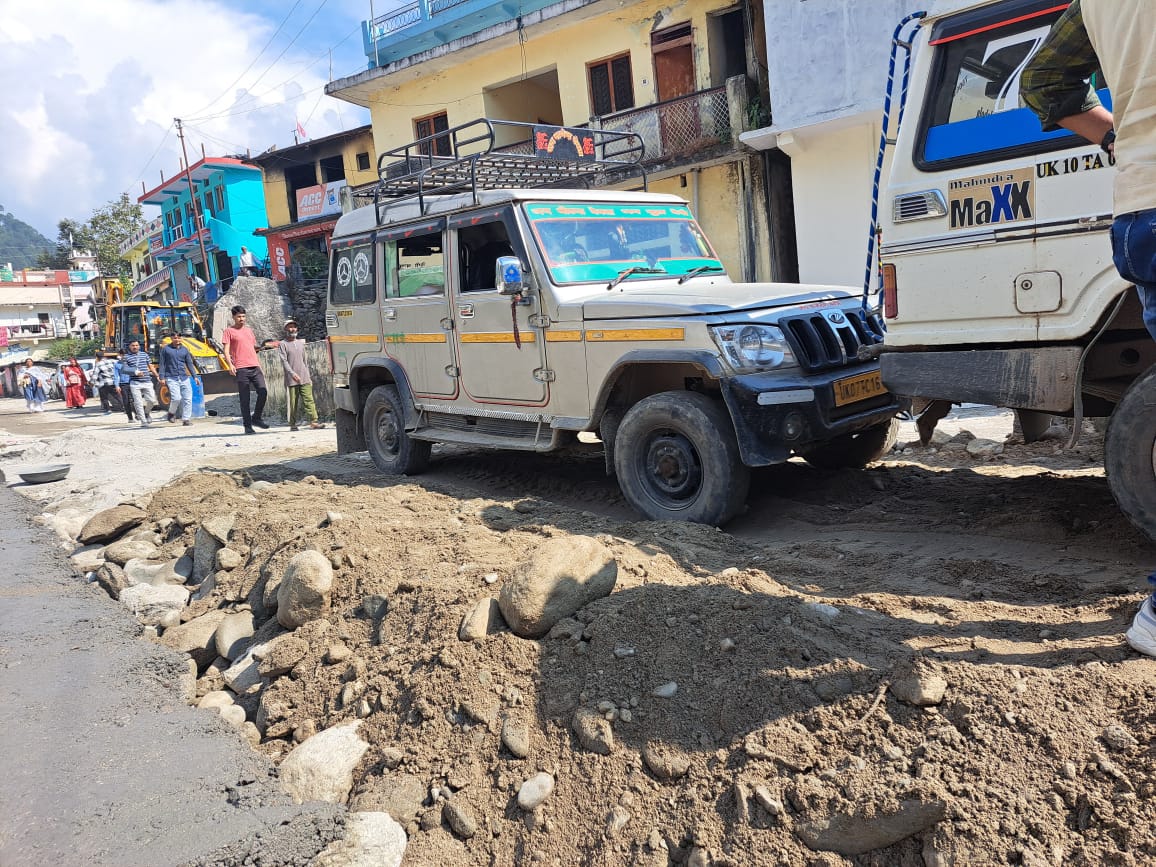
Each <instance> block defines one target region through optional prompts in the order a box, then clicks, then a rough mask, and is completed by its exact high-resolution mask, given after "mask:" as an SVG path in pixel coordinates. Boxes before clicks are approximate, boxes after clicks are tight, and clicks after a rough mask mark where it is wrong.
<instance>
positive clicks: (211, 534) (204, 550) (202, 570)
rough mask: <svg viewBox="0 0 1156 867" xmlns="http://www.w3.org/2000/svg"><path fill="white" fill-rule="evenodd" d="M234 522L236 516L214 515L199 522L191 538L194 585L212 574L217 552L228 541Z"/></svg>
mask: <svg viewBox="0 0 1156 867" xmlns="http://www.w3.org/2000/svg"><path fill="white" fill-rule="evenodd" d="M236 520H237V516H236V515H214V516H213V517H211V518H206V519H205V520H204V521H202V522H201V526H199V527H197V535H196V536H195V537H194V538H193V575H192V582H193V583H194V584H200V583H201V582H202V581H203V580H204V579H205V577H206V576H208V575H209V574H211V573H212V572H213V570H214V568H215V567H216V565H217V552H218V551H220V550H221V549H222V548H224V547H225V543H227V542H228V541H229V534H230V533H232V532H233V523H234V522H235V521H236Z"/></svg>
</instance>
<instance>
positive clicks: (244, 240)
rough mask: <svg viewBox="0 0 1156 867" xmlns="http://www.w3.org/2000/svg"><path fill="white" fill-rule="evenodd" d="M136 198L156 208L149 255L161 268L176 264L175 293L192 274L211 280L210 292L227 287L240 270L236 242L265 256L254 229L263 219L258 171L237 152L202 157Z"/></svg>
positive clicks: (184, 288) (182, 289)
mask: <svg viewBox="0 0 1156 867" xmlns="http://www.w3.org/2000/svg"><path fill="white" fill-rule="evenodd" d="M190 181H191V184H192V188H191V189H190ZM137 201H138V202H139V203H140V204H142V205H156V206H157V207H159V208H160V209H161V222H162V224H163V226H162V229H161V246H160V248H159V249H157V250H153V251H152V255H153V257H154V259H155V260H156V262H157V263H158V265H160V266H161V267H164V266H170V265H176V266H177V267H175V268H174V269H173V271H172V277H173V279H174V281H175V291H177V293H178V294H181V293H183V292H186V291H188V289H187V284H188V280H187V275H188V274H191V273H196V274H197V275H198V276H199V277H200V278H201V279H202V280H204V281H205V282H206V283H208V284H210V287H209V291H210V293H211V292H212V291H213V290H214V289H215V288H216V287H219V286H221V285H222V284H223V285H225V286H227V285H228V283H230V282H231V281H232V279H233V277H234V276H235V275H236V274H237V273H238V271H239V270H240V256H241V247H247V248H248V249H249V250H251V251H252V252H253V254H254V255H255V256H256V257H257V259H258V260H263V259H265V258H266V257H267V255H268V249H267V246H266V244H265V239H264V238H262V237H261V236H259V235H255V234H254V231H255V230H256V229H263V228H265V226H266V225H267V223H268V220H267V218H266V215H265V195H264V191H263V188H262V184H261V170H260V169H258V168H257V167H256V166H252V165H249V164H247V163H245V162H244V161H243V160H242V159H241V158H240V157H203V158H201V159H200V160H198V161H197V162H196V163H194V164H192V165H191V166H189V167H188V170H187V171H186V170H185V169H184V168H183V167H182V170H181V171H179V172H177V173H176V174H174V175H173V176H171V177H168V178H163V179H162V181H161V183H160V185H158V186H156V187H154V188H153V189H151V190H146V191H145V192H143V193H142V194H141V196H140V197H138V199H137ZM202 251H203V253H202ZM206 258H207V259H208V261H207V262H206V261H205V259H206Z"/></svg>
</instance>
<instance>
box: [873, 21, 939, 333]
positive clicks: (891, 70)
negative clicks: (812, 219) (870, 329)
mask: <svg viewBox="0 0 1156 867" xmlns="http://www.w3.org/2000/svg"><path fill="white" fill-rule="evenodd" d="M926 16H927V13H926V12H913V13H911V14H910V15H908V16H907V17H906V18H904V19H903V20H902V21H900V22H899V26H898V27H896V28H895V33H894V35H893V36H892V37H891V60H890V62H889V64H888V66H887V89H886V91H885V92H884V95H883V126H882V128H881V129H880V132H879V153H878V154H877V155H876V157H875V180H874V183H873V185H872V187H871V229H870V233H869V235H868V238H867V271H866V273H865V274H864V275H863V320H864V321H865V322H866V321H868V319H867V310H868V301H869V299H870V297H871V273H872V271H874V270H876V269H875V238H876V236H877V234H878V232H879V184H880V181H881V180H882V178H883V162H884V158H885V157H886V154H887V131H888V129H889V128H890V126H891V94H892V92H893V91H894V90H895V60H896V58H897V56H898V54H899V49H900V48H902V49H903V50H904V52H905V53H906V54H905V59H904V63H903V81H902V85H901V87H900V91H899V118H898V123H897V126H899V125H902V123H903V110H904V108H906V106H907V84H908V82H909V81H910V78H911V41H912V40H913V39H914V38H915V34H916V32H917V31H918V30H919V28H920V22H921V21H922V19H923V18H925V17H926ZM912 21H914V22H915V27H913V28H912V30H911V33H910V34H908V37H907V39H906V40H904V39H902V38H901V37H902V35H903V29H904V28H905V27H907V25H908V24H910V23H911V22H912ZM882 288H883V281H882V278H880V281H879V289H880V290H882ZM880 321H882V320H880ZM884 327H885V328H886V324H884Z"/></svg>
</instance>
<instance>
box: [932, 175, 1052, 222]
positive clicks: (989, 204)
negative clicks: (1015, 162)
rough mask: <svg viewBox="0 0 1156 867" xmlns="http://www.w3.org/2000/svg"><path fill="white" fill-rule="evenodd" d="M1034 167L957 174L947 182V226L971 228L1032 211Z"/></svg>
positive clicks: (1023, 216)
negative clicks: (985, 172) (969, 174)
mask: <svg viewBox="0 0 1156 867" xmlns="http://www.w3.org/2000/svg"><path fill="white" fill-rule="evenodd" d="M1034 174H1035V167H1034V166H1032V167H1030V168H1023V169H1013V170H1012V171H1007V172H993V173H991V174H987V175H975V176H973V177H970V178H956V179H955V180H953V181H950V182H949V183H948V185H947V195H948V202H947V208H948V215H949V220H950V222H949V227H950V228H952V229H974V228H976V227H978V226H989V225H1002V224H1004V223H1015V222H1017V221H1019V220H1030V219H1032V218H1033V217H1034V215H1035V188H1034V186H1033V184H1032V179H1033V176H1034Z"/></svg>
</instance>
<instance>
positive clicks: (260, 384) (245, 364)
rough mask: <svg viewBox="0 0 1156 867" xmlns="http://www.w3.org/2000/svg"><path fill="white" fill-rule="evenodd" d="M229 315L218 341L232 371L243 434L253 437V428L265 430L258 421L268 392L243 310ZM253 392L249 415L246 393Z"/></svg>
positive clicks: (267, 426)
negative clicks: (255, 402) (230, 319)
mask: <svg viewBox="0 0 1156 867" xmlns="http://www.w3.org/2000/svg"><path fill="white" fill-rule="evenodd" d="M229 312H230V313H232V314H233V324H232V325H230V326H229V327H228V328H226V329H225V333H224V334H223V335H221V341H222V344H223V348H224V350H225V361H227V362H229V366H230V367H231V368H233V370H234V371H236V375H237V396H238V397H240V398H241V421H242V422H244V424H245V433H247V434H251V433H253V432H254V431H253V428H255V427H259V428H263V429H265V430H268V428H269V425H268V424H267V423H266V422H265V420H264V419H263V418H261V414H262V413H263V412H264V411H265V399H266V398H267V397H268V396H269V390H268V389H267V388H266V387H265V375H264V374H263V373H262V372H261V365H260V363H259V362H258V361H257V349H258V347H257V338H256V336H255V335H254V334H253V331H252V330H251V329H250V328H249V327H248V326H247V325H246V324H245V308H244V307H242V306H241V305H240V304H237V305H235V306H234V307H233V308H232V309H231V310H230V311H229ZM250 389H256V391H257V405H256V406H255V407H253V409H252V411H251V412H250V409H249V390H250Z"/></svg>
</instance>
